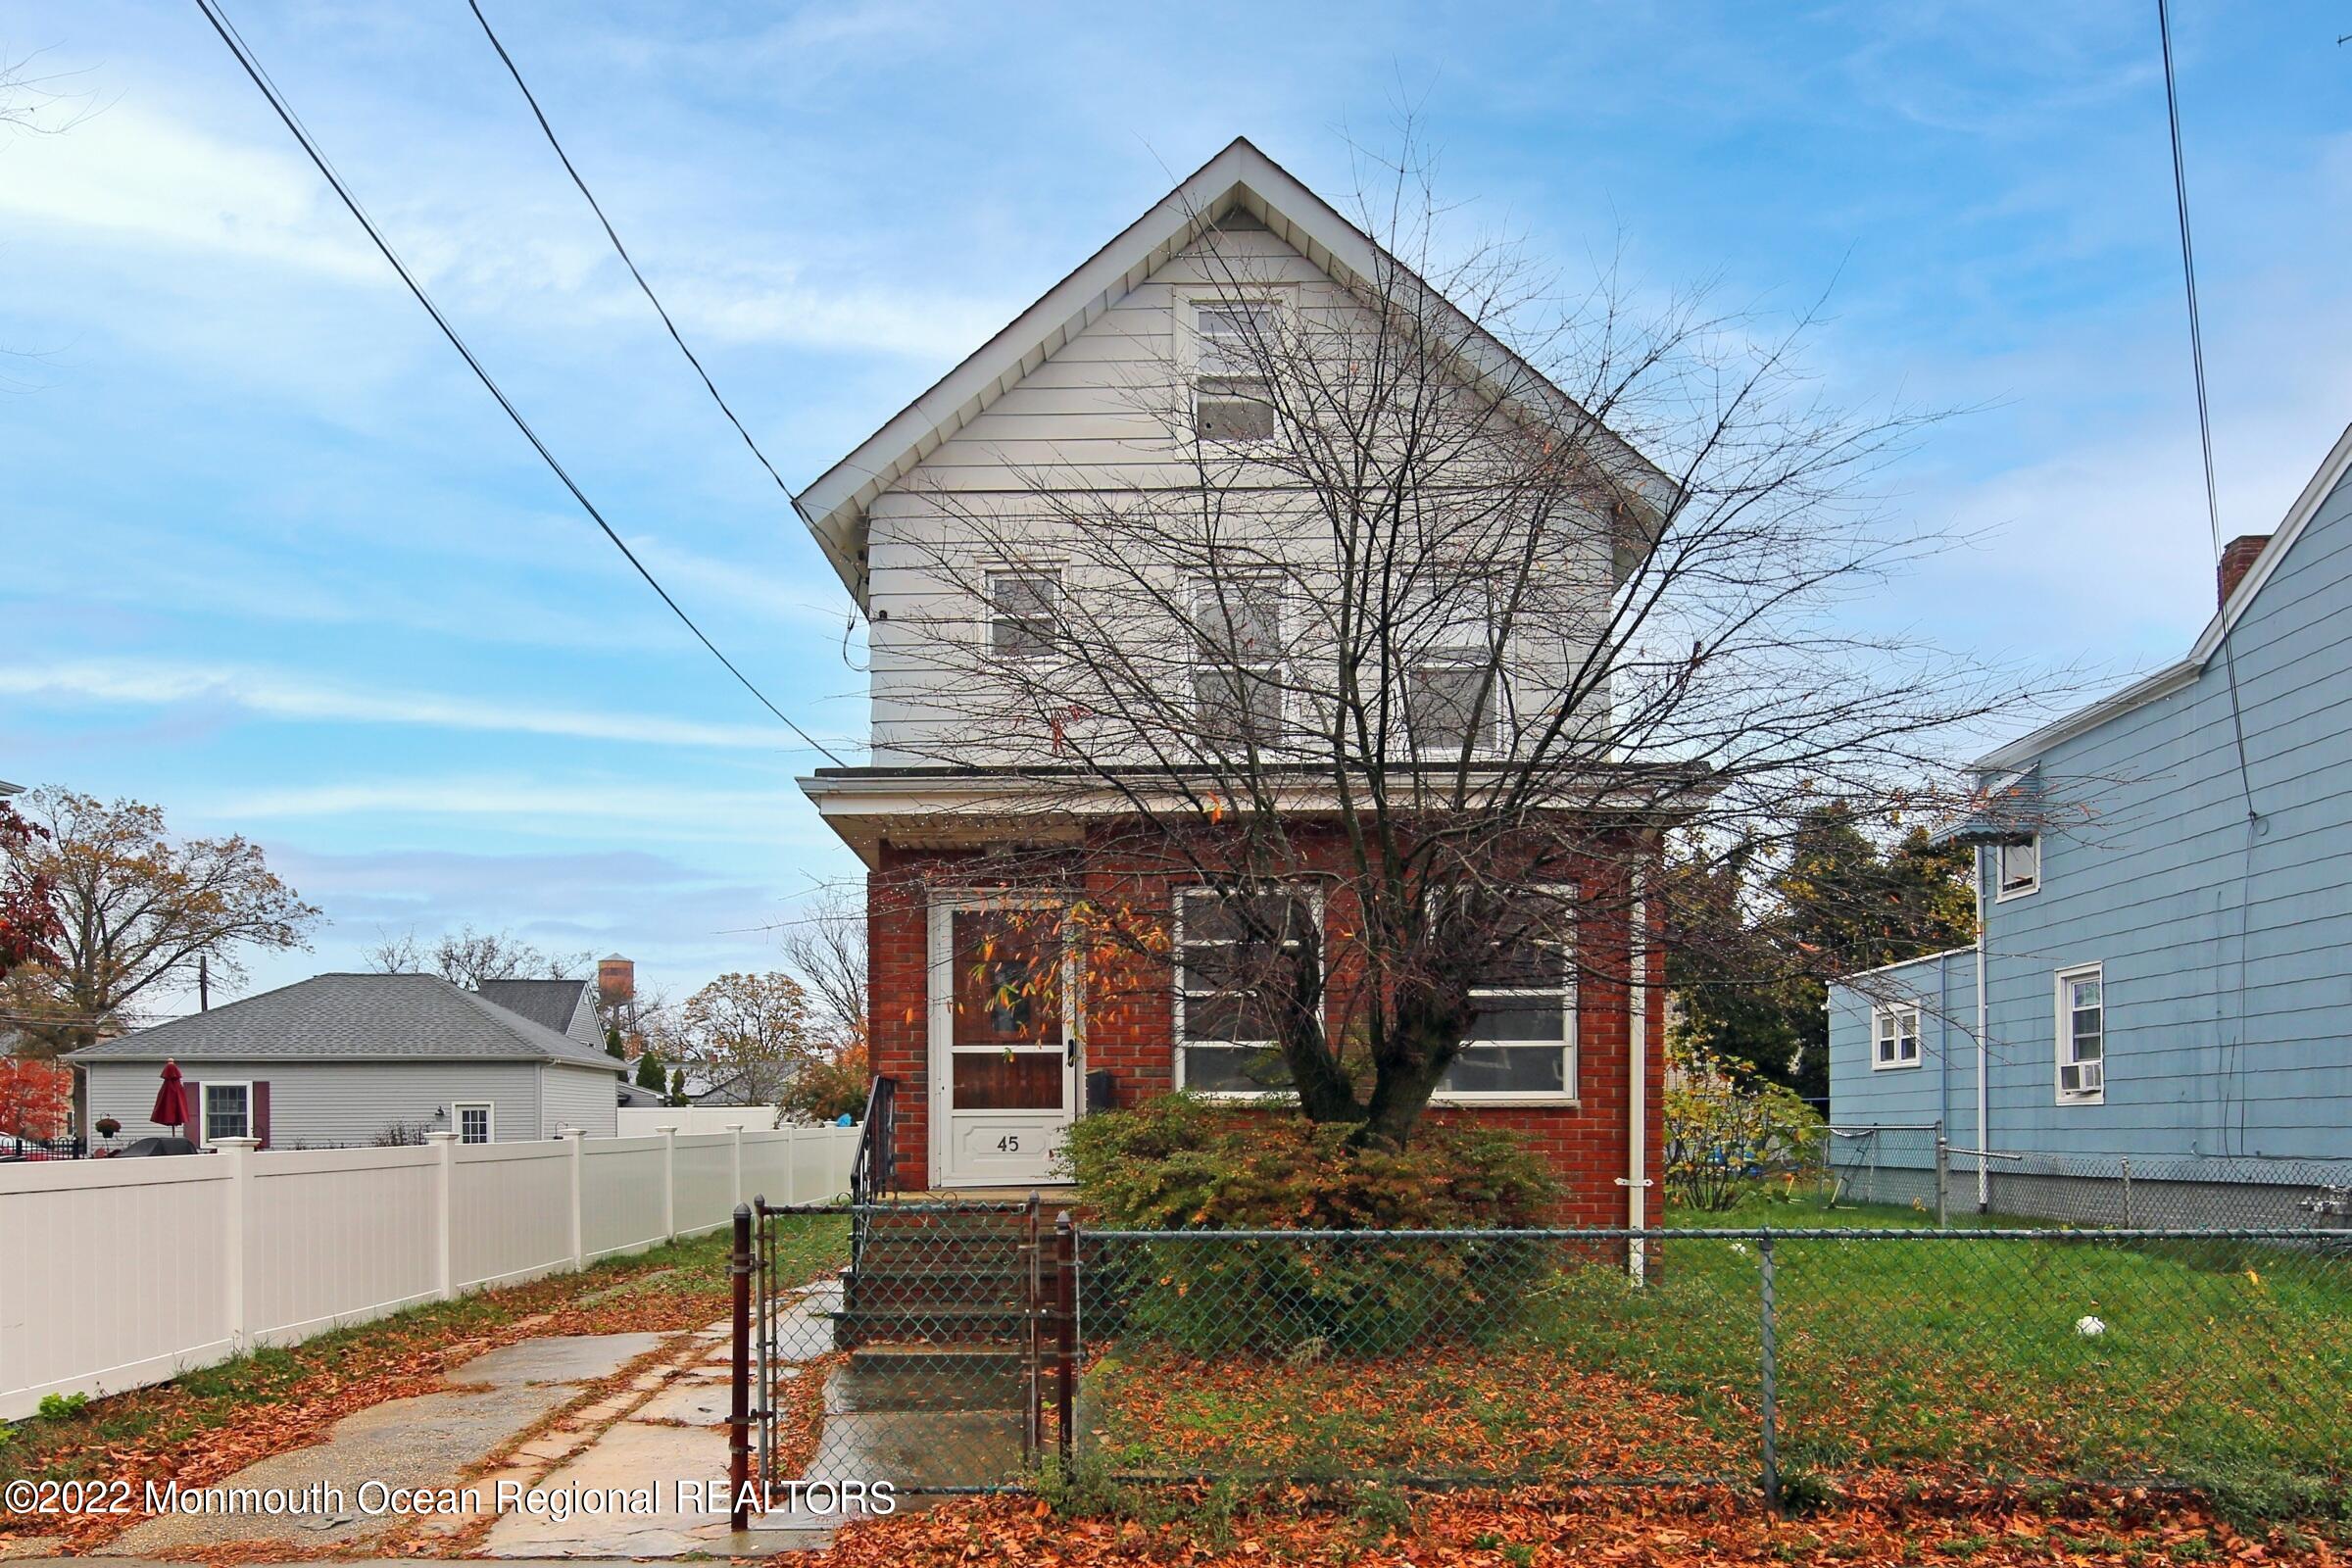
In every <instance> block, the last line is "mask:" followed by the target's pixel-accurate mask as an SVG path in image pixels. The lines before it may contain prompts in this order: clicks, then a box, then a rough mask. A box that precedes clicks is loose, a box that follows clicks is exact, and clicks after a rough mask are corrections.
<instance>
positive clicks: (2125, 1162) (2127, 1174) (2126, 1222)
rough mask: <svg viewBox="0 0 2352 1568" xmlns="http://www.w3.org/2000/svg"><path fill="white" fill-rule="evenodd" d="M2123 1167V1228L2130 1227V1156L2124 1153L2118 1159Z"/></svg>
mask: <svg viewBox="0 0 2352 1568" xmlns="http://www.w3.org/2000/svg"><path fill="white" fill-rule="evenodd" d="M2118 1163H2119V1164H2121V1165H2122V1166H2123V1168H2124V1229H2126V1230H2130V1229H2131V1155H2129V1154H2126V1155H2125V1156H2124V1157H2123V1158H2122V1159H2121V1160H2119V1161H2118Z"/></svg>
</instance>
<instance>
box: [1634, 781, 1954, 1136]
mask: <svg viewBox="0 0 2352 1568" xmlns="http://www.w3.org/2000/svg"><path fill="white" fill-rule="evenodd" d="M1971 874H1972V866H1971V864H1970V852H1969V851H1968V850H1966V849H1964V848H1959V847H1955V846H1948V845H1947V846H1940V847H1939V846H1936V845H1934V844H1931V843H1930V842H1929V840H1928V835H1927V832H1926V830H1925V829H1923V828H1918V827H1913V828H1910V829H1908V830H1907V831H1906V832H1904V834H1903V836H1902V837H1900V838H1899V839H1897V840H1895V841H1894V843H1893V844H1892V845H1891V846H1889V847H1887V848H1886V849H1884V850H1883V849H1881V848H1880V846H1879V845H1878V844H1877V843H1876V842H1874V841H1873V840H1872V838H1871V836H1870V835H1869V834H1868V833H1866V832H1864V831H1863V827H1862V824H1861V822H1860V821H1859V820H1858V817H1857V813H1856V812H1855V811H1854V810H1853V809H1852V808H1851V807H1849V806H1847V805H1846V804H1844V803H1842V802H1829V803H1826V804H1823V805H1819V806H1815V807H1813V808H1812V809H1808V810H1807V811H1805V812H1804V813H1802V815H1801V816H1800V817H1799V818H1798V820H1797V822H1796V824H1795V828H1794V830H1793V832H1792V833H1790V835H1789V839H1788V842H1787V843H1786V844H1785V845H1783V846H1778V847H1774V848H1773V849H1770V850H1768V849H1767V848H1766V847H1762V846H1758V845H1756V844H1754V843H1752V842H1751V843H1748V844H1745V845H1742V846H1740V847H1739V848H1737V849H1735V850H1734V851H1732V852H1731V853H1729V854H1726V855H1723V856H1720V857H1716V858H1704V857H1699V856H1691V857H1687V858H1684V859H1683V860H1682V861H1680V862H1679V863H1678V864H1677V865H1676V867H1675V868H1674V870H1673V872H1672V875H1673V876H1674V877H1675V878H1676V879H1677V880H1678V896H1677V897H1676V898H1674V899H1673V900H1672V901H1671V903H1670V906H1669V907H1672V908H1673V909H1674V910H1675V911H1676V914H1677V917H1678V920H1679V922H1680V924H1681V929H1679V930H1678V931H1677V932H1676V933H1675V934H1674V935H1675V940H1674V941H1672V942H1671V943H1670V945H1669V948H1668V960H1667V965H1668V976H1669V981H1670V984H1671V985H1672V986H1673V988H1674V996H1675V1001H1676V1004H1677V1013H1678V1017H1677V1024H1676V1034H1677V1037H1678V1043H1679V1044H1681V1045H1683V1046H1684V1047H1687V1048H1688V1049H1690V1050H1692V1051H1694V1052H1698V1053H1701V1054H1705V1055H1706V1056H1708V1057H1711V1058H1713V1059H1715V1060H1717V1061H1722V1062H1735V1063H1740V1064H1743V1065H1744V1066H1746V1067H1747V1068H1750V1069H1752V1070H1753V1072H1754V1074H1755V1075H1756V1076H1757V1077H1758V1078H1760V1079H1762V1080H1763V1081H1764V1082H1766V1083H1771V1084H1778V1085H1780V1086H1782V1087H1784V1088H1789V1089H1793V1090H1794V1091H1795V1092H1796V1093H1797V1094H1799V1095H1801V1096H1803V1097H1805V1098H1806V1099H1808V1100H1812V1101H1815V1102H1817V1103H1818V1102H1821V1101H1825V1100H1827V1099H1828V1097H1829V1010H1828V1009H1829V984H1830V982H1831V981H1832V980H1835V979H1837V978H1838V977H1839V976H1841V975H1848V974H1852V973H1854V972H1855V971H1857V970H1861V969H1871V968H1876V967H1878V966H1879V965H1881V964H1887V963H1897V962H1900V961H1902V960H1903V959H1906V958H1914V957H1918V956H1921V955H1923V954H1929V953H1936V952H1940V951H1942V950H1943V949H1946V948H1955V947H1961V946H1964V945H1965V944H1967V943H1969V942H1972V941H1974V940H1975V938H1976V907H1975V894H1974V891H1973V889H1972V887H1971V885H1970V880H1969V879H1970V876H1971Z"/></svg>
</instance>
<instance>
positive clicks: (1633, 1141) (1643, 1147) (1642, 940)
mask: <svg viewBox="0 0 2352 1568" xmlns="http://www.w3.org/2000/svg"><path fill="white" fill-rule="evenodd" d="M1647 920H1648V909H1647V907H1645V906H1644V904H1643V902H1642V873H1641V871H1640V870H1639V869H1638V868H1637V869H1636V871H1635V872H1634V907H1633V923H1632V925H1631V926H1630V928H1629V929H1628V930H1627V932H1626V944H1625V946H1626V966H1625V967H1626V977H1627V979H1628V980H1629V981H1630V982H1631V983H1632V990H1631V991H1630V992H1629V993H1628V994H1627V997H1626V1025H1627V1034H1628V1036H1629V1037H1630V1043H1629V1047H1628V1050H1627V1052H1626V1062H1627V1076H1626V1093H1625V1103H1626V1136H1625V1144H1626V1150H1627V1155H1626V1169H1625V1225H1626V1229H1628V1230H1633V1231H1638V1230H1641V1229H1642V1227H1643V1226H1645V1225H1646V1224H1647V1223H1648V1222H1649V943H1648V941H1647V935H1648V925H1647ZM1647 1262H1648V1250H1647V1249H1646V1248H1645V1247H1644V1246H1643V1244H1642V1238H1641V1237H1639V1236H1636V1237H1634V1238H1632V1239H1631V1241H1630V1243H1629V1245H1628V1249H1627V1251H1626V1272H1627V1273H1628V1274H1629V1275H1631V1276H1632V1278H1633V1281H1634V1283H1635V1284H1637V1285H1639V1284H1641V1283H1642V1270H1643V1268H1644V1267H1645V1265H1646V1264H1647Z"/></svg>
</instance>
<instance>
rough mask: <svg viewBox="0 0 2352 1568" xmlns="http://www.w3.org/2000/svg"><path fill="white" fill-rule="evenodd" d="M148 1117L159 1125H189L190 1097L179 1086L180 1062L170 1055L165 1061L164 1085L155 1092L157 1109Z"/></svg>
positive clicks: (149, 1113)
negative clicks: (172, 1058)
mask: <svg viewBox="0 0 2352 1568" xmlns="http://www.w3.org/2000/svg"><path fill="white" fill-rule="evenodd" d="M147 1119H148V1120H149V1121H151V1122H154V1123H155V1124H156V1125H157V1126H159V1127H184V1126H186V1125H187V1122H188V1097H187V1095H186V1094H185V1093H184V1092H183V1091H182V1090H181V1089H180V1087H179V1063H178V1062H176V1061H172V1060H171V1059H170V1058H169V1057H167V1058H166V1059H165V1061H164V1087H163V1088H161V1089H159V1090H157V1091H156V1092H155V1109H154V1110H152V1111H150V1112H148V1114H147Z"/></svg>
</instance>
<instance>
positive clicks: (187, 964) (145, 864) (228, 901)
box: [0, 788, 319, 1056]
mask: <svg viewBox="0 0 2352 1568" xmlns="http://www.w3.org/2000/svg"><path fill="white" fill-rule="evenodd" d="M25 804H26V807H27V809H28V815H29V817H30V818H31V820H32V821H33V822H34V823H35V824H36V825H37V826H39V827H40V828H42V829H43V830H45V835H46V836H45V837H37V838H36V839H35V840H33V841H32V842H30V843H28V844H26V845H25V846H23V847H21V848H20V849H19V851H17V852H16V853H15V854H14V855H12V857H11V866H12V874H15V873H17V872H19V871H21V872H22V873H24V874H26V875H29V876H35V877H44V878H46V879H47V881H48V883H49V885H50V886H51V887H52V888H53V889H54V890H55V899H56V906H57V909H58V912H59V915H60V916H61V919H62V922H63V929H62V930H61V931H60V932H59V934H58V935H57V937H56V938H54V939H53V941H52V942H51V944H50V945H51V947H52V948H53V949H54V954H53V956H51V957H50V958H48V959H46V960H44V961H41V962H37V963H29V964H26V965H25V966H24V967H22V968H19V969H16V970H14V971H12V972H11V973H10V974H9V975H8V977H7V979H6V980H5V982H0V1012H5V1013H6V1015H7V1016H8V1017H9V1018H10V1020H11V1022H12V1023H13V1024H14V1025H15V1026H16V1028H17V1029H18V1030H19V1032H20V1033H21V1034H22V1035H23V1036H24V1038H25V1043H26V1047H27V1051H26V1054H31V1055H35V1056H49V1055H55V1054H58V1053H60V1052H64V1051H73V1050H77V1049H79V1048H80V1047H83V1046H87V1045H94V1044H96V1043H97V1042H98V1041H100V1040H102V1039H105V1038H107V1037H108V1036H109V1035H111V1034H114V1033H118V1032H120V1031H121V1030H123V1029H124V1028H126V1027H128V1026H129V1025H130V1024H131V1023H132V1022H134V1021H135V1018H134V1014H135V1011H136V1009H137V1007H138V1005H140V1004H141V1003H143V1002H146V1001H150V1000H152V999H153V998H154V997H156V996H157V995H159V994H161V993H165V992H170V991H174V990H180V989H184V988H185V987H186V986H187V985H188V984H189V983H190V982H192V981H193V980H194V978H195V974H196V967H197V964H198V962H199V960H203V961H205V962H208V963H209V964H210V965H211V968H212V972H213V974H214V975H215V976H216V977H217V978H219V979H221V980H223V981H226V982H228V983H230V984H234V983H236V982H238V981H240V980H242V979H243V978H244V975H245V968H244V965H243V962H242V961H241V960H242V957H243V955H244V954H245V952H246V951H247V950H249V949H253V948H262V949H267V950H271V951H277V952H283V951H285V950H288V949H293V948H304V947H308V946H309V943H308V941H307V940H306V939H307V935H308V933H309V931H310V930H311V928H312V927H313V926H314V925H316V924H317V922H318V919H319V910H318V908H317V907H315V906H312V905H309V904H305V903H304V902H303V901H302V899H301V898H300V897H299V896H298V895H297V894H296V893H295V891H294V890H293V889H292V888H290V887H288V886H287V885H286V884H285V883H284V881H282V880H281V879H280V878H279V877H278V876H277V874H276V873H275V872H273V871H271V870H270V866H269V862H268V860H267V858H265V857H264V855H263V854H262V849H261V846H260V845H258V844H255V843H254V842H252V841H251V840H250V839H247V838H244V837H243V836H241V835H237V834H230V835H228V836H227V837H224V838H197V839H179V838H174V837H173V836H172V832H171V830H170V829H169V828H168V827H167V826H166V824H165V821H164V813H163V811H162V810H161V809H159V808H157V807H153V806H146V805H142V804H141V803H139V802H137V801H127V800H118V801H116V802H115V803H114V804H113V805H111V806H110V805H107V804H105V803H103V802H101V801H99V800H98V799H96V798H95V797H94V796H89V795H81V794H76V793H75V792H73V791H72V790H66V789H57V788H43V789H38V790H35V791H33V792H32V793H31V794H29V795H27V796H26V797H25Z"/></svg>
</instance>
